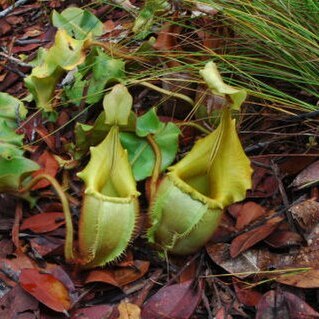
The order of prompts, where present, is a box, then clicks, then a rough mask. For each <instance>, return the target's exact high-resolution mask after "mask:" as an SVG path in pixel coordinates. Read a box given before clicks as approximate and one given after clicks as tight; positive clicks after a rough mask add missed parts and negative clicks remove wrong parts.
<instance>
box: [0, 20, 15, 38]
mask: <svg viewBox="0 0 319 319" xmlns="http://www.w3.org/2000/svg"><path fill="white" fill-rule="evenodd" d="M11 29H12V27H11V25H10V24H9V23H8V22H7V21H6V19H1V20H0V36H3V35H5V34H6V33H9V32H10V31H11Z"/></svg>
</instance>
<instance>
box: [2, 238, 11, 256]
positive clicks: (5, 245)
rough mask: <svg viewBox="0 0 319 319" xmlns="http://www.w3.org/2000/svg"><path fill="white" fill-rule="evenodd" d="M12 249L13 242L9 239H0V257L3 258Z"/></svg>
mask: <svg viewBox="0 0 319 319" xmlns="http://www.w3.org/2000/svg"><path fill="white" fill-rule="evenodd" d="M13 251H14V247H13V243H12V241H11V240H9V239H5V238H3V239H1V240H0V258H5V257H7V255H9V254H12V253H13Z"/></svg>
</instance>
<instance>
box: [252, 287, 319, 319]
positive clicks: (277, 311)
mask: <svg viewBox="0 0 319 319" xmlns="http://www.w3.org/2000/svg"><path fill="white" fill-rule="evenodd" d="M278 318H280V319H302V318H303V319H310V318H319V313H318V312H316V311H315V310H314V309H313V308H312V307H310V306H309V305H308V304H307V303H306V302H305V301H303V300H302V299H300V298H299V297H297V296H296V295H294V294H292V293H290V292H286V291H280V290H278V291H275V290H270V291H268V292H267V293H265V294H264V295H263V297H262V299H261V300H260V302H259V303H258V306H257V313H256V319H278Z"/></svg>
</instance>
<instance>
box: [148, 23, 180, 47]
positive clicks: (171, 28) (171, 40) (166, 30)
mask: <svg viewBox="0 0 319 319" xmlns="http://www.w3.org/2000/svg"><path fill="white" fill-rule="evenodd" d="M182 29H183V28H182V27H181V26H179V25H175V24H172V23H170V22H166V23H165V24H164V27H163V28H162V30H161V31H160V33H159V35H158V37H157V40H156V42H155V44H154V45H153V47H154V48H155V49H156V50H160V51H171V50H173V49H174V50H177V48H179V49H180V46H179V45H178V43H177V42H178V41H177V40H178V38H179V36H180V33H181V31H182Z"/></svg>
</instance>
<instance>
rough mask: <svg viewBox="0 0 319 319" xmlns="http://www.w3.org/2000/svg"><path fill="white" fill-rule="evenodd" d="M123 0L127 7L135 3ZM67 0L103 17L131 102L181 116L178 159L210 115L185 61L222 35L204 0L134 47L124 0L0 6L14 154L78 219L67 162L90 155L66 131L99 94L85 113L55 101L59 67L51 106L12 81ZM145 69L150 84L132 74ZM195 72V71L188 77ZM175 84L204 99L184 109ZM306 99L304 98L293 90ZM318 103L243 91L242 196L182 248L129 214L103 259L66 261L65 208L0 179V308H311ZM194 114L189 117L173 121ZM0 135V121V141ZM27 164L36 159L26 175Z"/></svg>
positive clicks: (90, 119) (229, 313)
mask: <svg viewBox="0 0 319 319" xmlns="http://www.w3.org/2000/svg"><path fill="white" fill-rule="evenodd" d="M132 3H133V5H134V6H136V8H137V7H141V5H142V4H141V3H139V2H136V3H134V2H133V1H132ZM70 5H72V6H77V7H81V8H82V9H87V10H89V11H90V12H92V13H93V14H94V15H96V17H98V18H99V19H100V21H101V22H102V23H103V26H104V34H103V35H102V38H103V40H104V41H106V42H107V41H108V40H110V41H111V40H114V39H118V42H117V43H116V41H114V43H116V44H114V45H115V46H114V48H112V47H111V48H110V50H109V52H107V53H108V54H111V55H112V54H114V57H116V58H118V59H122V60H123V61H125V62H127V63H128V64H129V66H130V67H131V68H133V69H134V67H135V68H136V69H135V71H134V72H136V73H135V74H133V75H131V78H132V79H131V80H129V81H128V82H129V84H130V88H129V89H130V93H131V95H132V96H133V109H134V111H135V113H136V114H138V115H142V114H144V113H145V112H146V111H148V110H149V109H150V108H151V107H153V106H156V108H157V114H158V116H159V118H160V119H161V120H162V121H164V122H165V123H166V122H167V121H171V122H174V123H178V124H179V127H180V128H181V131H182V135H181V137H180V138H179V151H178V155H177V158H180V157H182V156H183V154H185V153H186V152H187V151H189V150H190V149H191V147H192V145H193V144H194V142H195V141H196V140H197V139H198V138H199V137H200V136H203V132H204V131H208V132H209V131H211V129H212V128H213V127H214V125H215V123H214V121H213V120H212V117H210V116H213V115H212V114H214V112H213V111H212V110H214V109H218V105H216V101H215V102H214V101H213V102H212V100H210V97H209V96H208V97H207V95H205V94H204V93H203V92H205V90H206V88H205V84H204V83H203V81H201V80H200V77H199V74H198V75H197V79H195V81H193V80H189V79H190V75H189V74H190V73H188V70H189V69H191V67H190V66H191V65H192V63H197V62H198V60H201V61H203V63H204V62H205V61H206V60H209V52H213V51H215V52H218V51H220V50H221V47H222V45H224V44H225V43H224V42H227V43H228V44H229V43H231V41H232V37H233V36H234V35H233V34H232V33H228V31H227V28H226V27H224V26H220V25H219V24H218V23H216V24H213V23H211V21H212V20H214V18H213V17H214V16H216V17H217V16H218V14H219V13H218V11H217V10H214V9H212V8H211V9H210V10H209V12H208V13H207V10H208V9H207V8H204V9H203V8H201V7H196V6H195V4H194V6H193V7H190V8H189V7H188V8H187V9H185V8H184V7H183V1H181V3H175V4H174V5H175V6H176V7H175V8H174V9H171V11H170V13H169V15H164V18H163V20H162V22H161V23H162V26H165V28H162V27H161V25H160V24H159V25H157V27H155V28H153V29H152V30H151V31H150V32H149V34H148V35H146V36H145V38H144V39H146V40H147V39H150V38H151V37H154V39H155V40H154V41H155V42H153V44H152V45H153V48H155V49H156V50H155V51H153V52H152V53H149V55H145V56H143V58H142V59H141V60H139V58H138V57H137V55H134V54H133V53H134V52H137V50H138V48H139V47H140V45H141V43H146V40H144V39H143V40H140V39H138V40H135V39H134V38H133V36H132V31H131V29H132V25H133V23H134V19H135V18H136V13H134V12H135V11H134V10H137V9H136V8H135V7H133V9H132V7H131V6H133V5H132V4H131V3H129V4H128V2H125V4H123V6H124V7H125V8H123V7H121V6H120V5H116V4H114V3H102V2H101V3H86V2H85V1H59V0H50V1H46V2H43V1H32V0H30V1H25V3H22V4H20V5H19V6H17V7H16V8H14V9H13V10H12V11H11V12H6V13H4V11H1V12H0V92H6V93H9V94H11V95H12V96H14V97H16V98H18V99H24V98H26V97H27V98H26V99H25V100H24V104H25V105H26V106H27V108H28V115H27V117H26V118H25V119H20V118H17V119H16V121H17V122H18V124H19V128H18V130H17V132H19V133H20V134H22V133H23V134H24V150H25V154H26V156H27V157H28V158H30V159H32V160H33V161H35V162H37V163H38V164H39V165H40V166H41V169H40V172H41V173H46V174H49V175H50V176H52V177H55V178H56V179H57V180H58V181H59V183H60V184H61V185H62V188H63V190H64V192H65V193H66V194H67V198H68V201H69V204H70V206H71V212H72V215H73V220H74V223H75V224H76V227H75V228H76V229H77V220H78V217H79V215H80V211H81V202H82V198H83V183H82V182H81V180H80V179H79V178H78V176H77V175H76V173H77V172H79V171H80V170H82V169H83V167H84V165H85V163H87V161H88V158H89V156H88V155H87V154H86V155H85V156H83V157H82V158H81V159H80V160H79V159H75V158H74V157H73V156H72V154H71V153H70V149H67V148H66V145H70V144H72V143H74V141H75V133H74V130H75V124H76V122H82V123H84V122H85V123H86V124H90V125H93V124H94V121H95V120H96V118H97V116H98V113H99V111H100V109H101V103H99V102H94V103H92V104H93V106H92V107H91V108H90V110H89V112H87V113H84V111H85V105H86V104H85V100H84V102H83V100H80V102H79V103H72V102H68V103H66V102H65V101H66V100H65V97H63V92H62V91H63V84H61V81H62V80H61V81H60V83H58V84H57V86H56V88H55V93H54V102H53V104H55V105H54V108H55V111H56V112H55V113H54V114H55V115H54V117H52V118H50V117H49V116H48V115H47V114H44V113H45V112H41V111H39V110H38V109H36V106H35V104H34V102H32V101H30V99H29V98H28V94H29V92H28V89H27V88H26V86H25V83H24V79H25V78H26V77H27V76H28V75H29V74H30V72H31V67H30V61H32V60H34V59H35V58H36V54H37V51H38V49H39V48H50V47H51V46H52V45H53V43H54V39H55V34H56V28H55V27H53V26H52V23H51V20H50V17H51V13H52V11H53V10H57V11H58V12H62V10H63V9H65V8H67V7H69V6H70ZM1 6H2V10H5V9H6V8H8V6H10V3H8V2H7V1H6V0H4V1H3V0H0V7H1ZM132 12H133V13H132ZM196 14H198V16H196ZM194 17H196V18H194ZM179 19H181V20H179ZM187 19H190V20H189V21H190V22H189V23H188V20H187ZM171 21H174V24H172V23H171ZM180 21H182V22H180ZM214 21H215V20H214ZM211 34H214V35H215V36H214V37H210V35H211ZM217 35H218V36H217ZM223 36H225V37H224V38H223ZM142 38H143V37H142ZM226 38H227V39H226ZM225 39H226V40H225ZM143 41H145V42H143ZM202 48H206V52H208V53H207V55H206V56H204V55H203V56H200V57H198V56H197V55H196V54H195V53H194V52H197V49H198V50H200V49H202ZM117 50H118V51H117ZM178 52H183V54H184V55H185V56H184V57H183V58H184V64H181V63H180V60H179V57H178V56H176V54H178ZM134 63H135V64H136V65H137V67H136V66H135V64H134ZM169 68H172V69H173V70H174V72H171V73H169V72H167V74H168V75H167V77H166V78H165V79H164V77H161V72H162V71H163V70H169ZM174 68H175V69H174ZM190 72H194V71H192V70H191V71H190ZM163 74H164V73H163ZM144 77H145V78H148V79H149V83H151V85H152V86H147V85H146V86H143V85H139V84H136V85H134V83H135V82H134V81H139V80H140V79H144ZM226 77H227V76H226ZM163 79H164V80H163ZM171 79H173V80H171ZM88 80H89V79H88ZM170 80H171V81H170ZM197 80H198V81H201V82H198V84H197V83H195V82H196V81H197ZM130 81H131V82H130ZM225 82H226V81H225ZM189 83H190V84H189ZM278 85H279V88H280V85H281V84H278ZM153 86H156V87H157V88H158V89H154V87H153ZM285 89H287V88H285ZM84 90H85V89H84ZM161 90H162V91H161ZM287 90H288V91H289V88H288V89H287ZM292 91H293V90H292ZM167 92H174V94H175V93H176V94H177V95H176V94H175V95H174V94H172V96H169V95H168V94H167ZM294 93H295V92H292V94H294ZM178 94H181V95H182V98H180V96H179V95H178ZM185 96H186V97H189V98H190V99H191V100H193V101H195V104H196V101H197V102H198V101H199V100H200V99H201V98H202V100H201V101H202V104H203V105H204V106H205V107H204V110H201V113H200V112H195V111H194V109H193V107H192V106H191V105H190V103H187V102H185ZM199 96H201V98H199ZM186 99H187V98H186ZM305 99H308V100H309V97H307V96H306V95H305ZM203 101H204V102H203ZM198 103H199V102H198ZM198 103H197V104H198ZM217 104H218V102H217ZM0 110H1V105H0ZM83 114H84V115H83ZM316 116H317V114H316V113H309V112H307V111H306V110H304V111H303V110H291V109H289V108H288V109H285V108H284V107H283V106H278V105H276V104H274V103H271V102H265V101H264V100H263V101H262V100H260V99H258V98H257V97H248V99H247V101H246V103H245V104H244V105H243V106H242V109H241V113H240V115H236V118H237V120H238V123H239V124H238V132H239V136H240V140H241V142H242V145H243V148H244V150H245V152H246V154H247V156H248V157H249V159H250V160H251V165H252V167H253V170H254V173H253V176H252V180H253V186H252V189H251V190H248V192H247V195H246V198H245V199H244V200H243V201H242V202H239V203H235V204H232V205H231V206H229V207H228V208H227V209H226V210H225V212H224V215H223V217H222V220H221V222H220V225H219V227H218V229H217V231H216V232H215V234H214V235H213V237H212V238H211V240H210V241H209V243H207V244H206V246H205V247H204V248H202V249H201V250H200V251H198V252H197V253H195V254H192V255H190V256H186V257H176V256H173V255H168V256H166V257H165V256H163V255H161V254H158V252H157V251H156V250H155V249H154V247H152V246H151V245H149V244H148V243H147V242H146V239H145V231H144V230H143V227H142V226H141V227H139V231H138V232H137V233H136V234H135V238H134V239H133V240H132V242H131V244H130V246H129V247H128V249H127V250H126V253H125V255H124V256H122V258H120V259H118V260H116V261H113V262H112V263H111V264H109V265H107V266H104V267H96V268H93V269H81V267H79V266H77V265H74V264H72V263H67V262H66V261H65V258H64V254H63V247H64V243H65V220H64V214H63V210H62V206H61V203H60V199H59V197H58V196H57V195H56V192H55V191H54V189H53V188H52V187H51V186H50V184H49V183H48V182H46V181H41V182H40V183H38V184H36V185H35V186H34V187H33V188H32V192H31V195H32V196H33V197H34V198H36V199H37V201H36V204H35V205H33V206H32V205H29V203H28V202H27V201H25V200H22V199H21V198H19V197H17V196H15V195H14V194H12V192H5V191H4V192H2V193H1V194H0V317H1V318H3V319H11V318H12V319H13V318H16V319H35V318H38V319H39V318H41V319H60V318H67V317H70V318H72V319H85V318H89V319H106V318H114V319H125V318H127V319H128V318H130V319H137V318H143V319H150V318H157V319H159V318H172V319H187V318H193V319H195V318H209V319H212V318H216V319H224V318H227V319H230V318H259V319H261V318H263V319H272V318H280V319H284V318H296V319H297V318H318V317H319V293H318V287H319V249H318V248H319V247H318V245H319V237H318V234H319V202H318V196H319V191H318V188H317V186H316V182H317V181H318V180H319V161H317V160H318V155H319V148H318V145H317V142H316V137H317V136H318V119H317V117H316ZM0 117H1V114H0ZM192 121H193V123H195V125H191V124H190V125H185V126H183V123H190V122H192ZM201 128H202V130H201ZM1 138H2V137H1V132H0V143H2V141H1ZM70 154H71V155H70ZM0 168H1V166H0ZM1 174H2V172H1V171H0V175H1ZM37 174H39V171H37V172H35V173H33V176H36V175H37ZM0 182H1V181H0ZM148 183H149V179H145V178H141V181H139V182H138V190H139V191H140V192H141V193H142V195H141V198H140V199H141V200H140V206H141V216H142V217H141V220H140V222H139V223H140V224H141V225H145V224H146V217H145V216H146V215H147V209H148V204H147V194H146V195H145V194H144V190H145V189H147V188H148Z"/></svg>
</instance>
